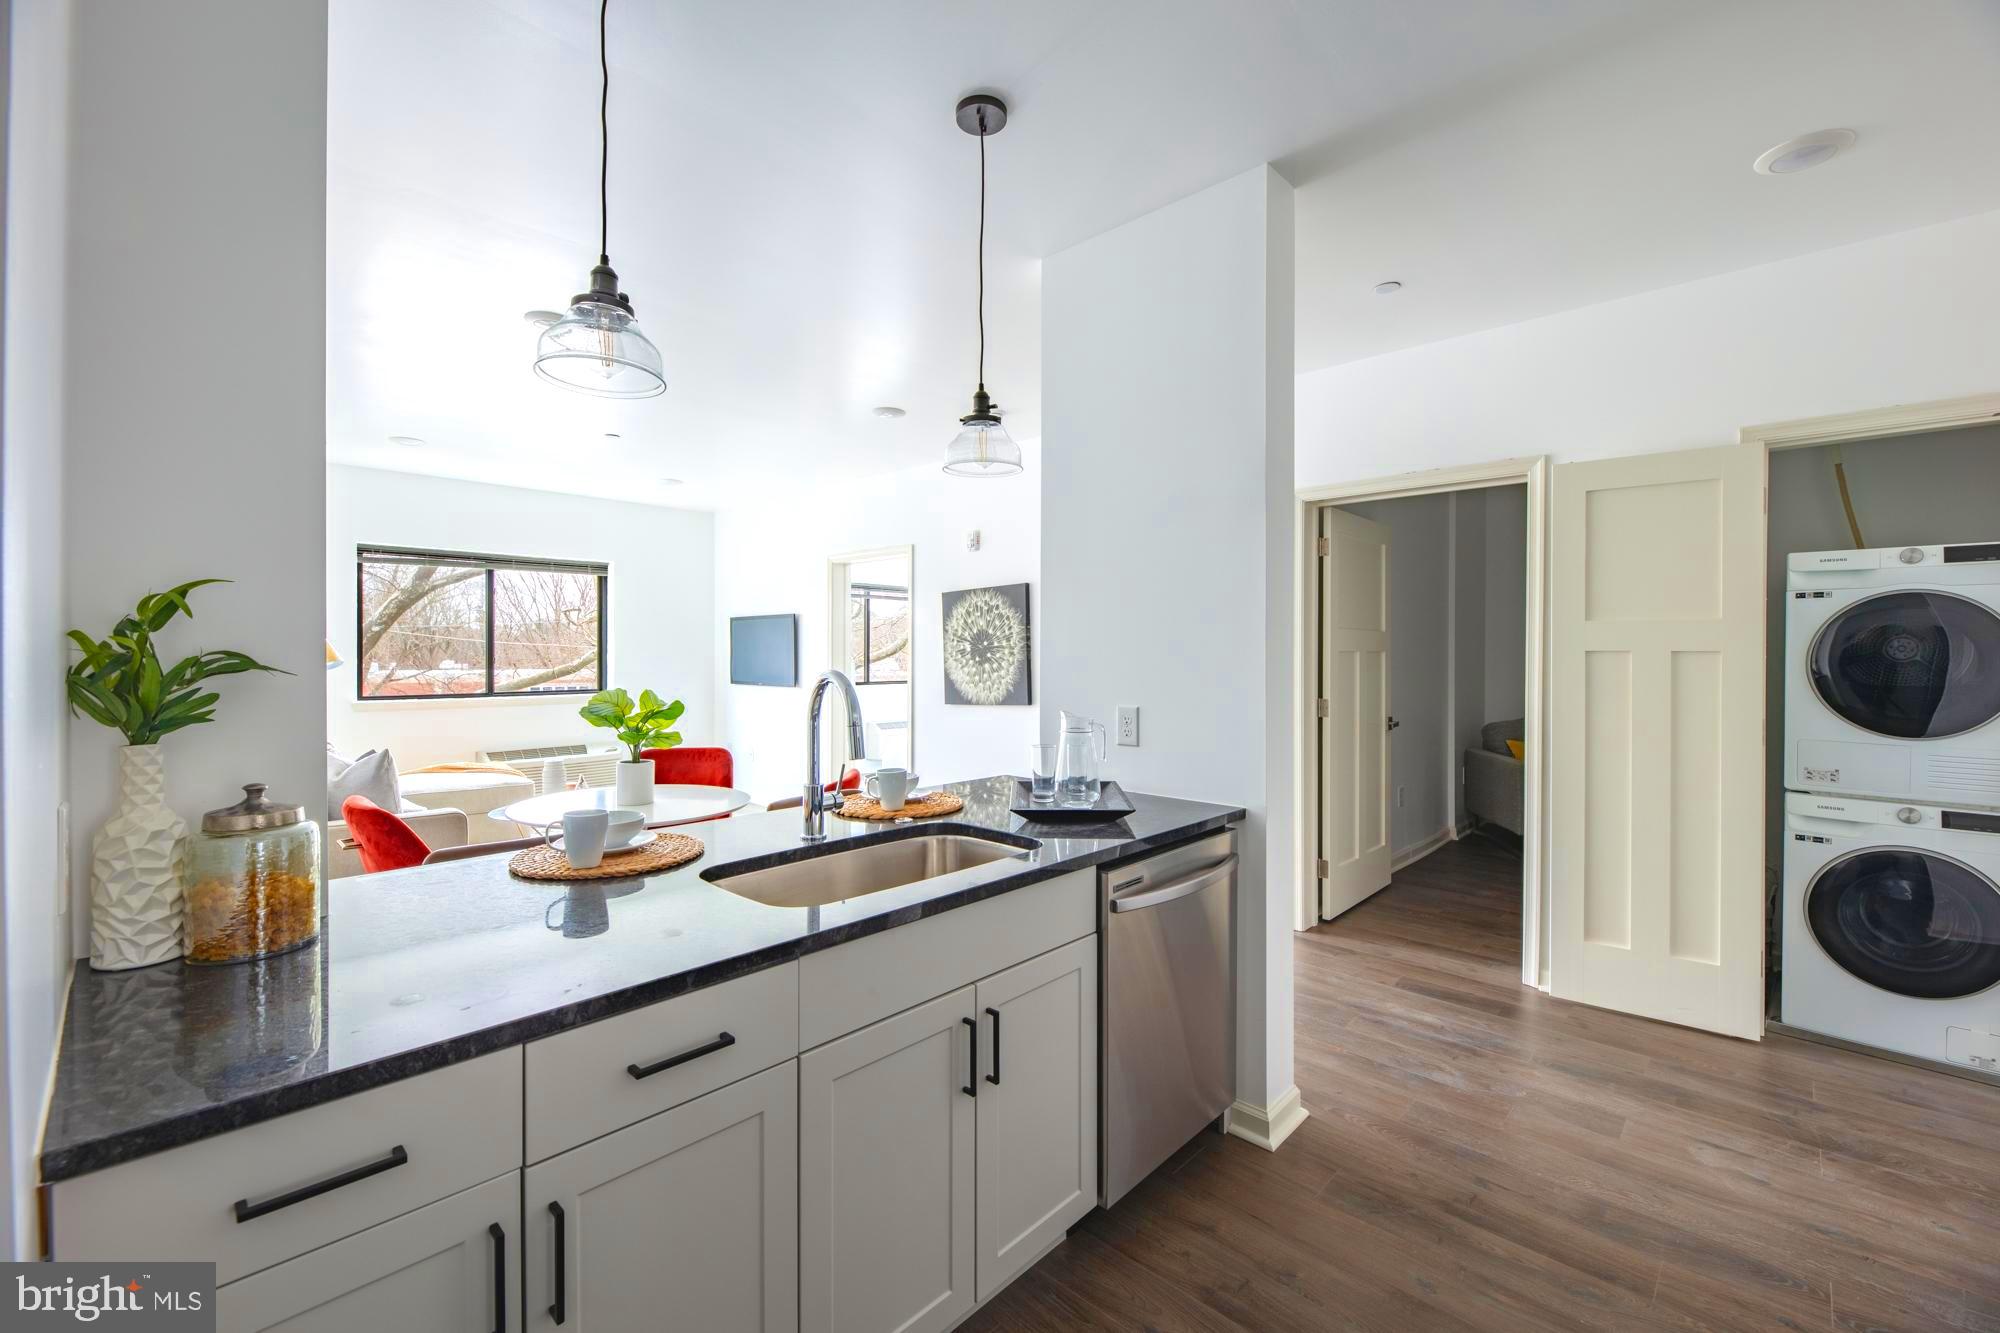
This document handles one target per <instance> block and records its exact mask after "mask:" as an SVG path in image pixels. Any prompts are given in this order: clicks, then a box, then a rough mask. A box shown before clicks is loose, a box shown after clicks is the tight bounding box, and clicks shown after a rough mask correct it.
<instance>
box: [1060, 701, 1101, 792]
mask: <svg viewBox="0 0 2000 1333" xmlns="http://www.w3.org/2000/svg"><path fill="white" fill-rule="evenodd" d="M1107 741H1108V736H1107V734H1106V732H1105V729H1104V724H1103V723H1102V722H1093V721H1091V720H1090V719H1089V718H1087V717H1083V716H1080V715H1078V714H1076V713H1072V712H1069V711H1068V710H1064V711H1063V714H1062V733H1061V734H1060V735H1059V736H1058V737H1057V738H1056V801H1057V803H1058V804H1061V805H1096V804H1097V793H1098V790H1099V788H1100V787H1101V786H1102V785H1103V769H1102V768H1101V767H1100V766H1101V765H1102V764H1103V762H1104V757H1105V745H1106V744H1107Z"/></svg>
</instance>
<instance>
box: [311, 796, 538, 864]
mask: <svg viewBox="0 0 2000 1333" xmlns="http://www.w3.org/2000/svg"><path fill="white" fill-rule="evenodd" d="M397 781H398V785H399V787H400V788H401V791H402V796H403V809H402V816H403V819H404V821H405V822H406V823H408V824H409V826H410V827H411V829H413V830H414V831H415V832H416V835H417V836H418V837H420V838H422V839H423V840H424V842H425V843H426V844H427V845H428V846H429V847H430V849H431V850H432V851H434V852H436V851H442V850H444V849H445V848H446V847H463V846H464V845H465V844H466V843H469V842H501V841H504V840H505V839H508V838H517V837H520V836H521V831H520V830H519V829H517V828H516V827H515V826H514V825H512V824H508V823H504V822H502V821H501V820H498V819H495V818H493V817H492V815H491V813H490V812H491V811H494V810H497V809H499V808H500V807H501V806H504V805H511V804H513V803H514V802H515V801H524V800H526V799H527V798H528V797H530V796H533V795H534V794H535V784H534V783H533V782H532V781H530V780H529V779H528V778H525V777H522V776H520V775H519V774H510V773H484V772H474V773H404V774H402V775H400V777H399V778H398V780H397ZM326 844H327V852H326V877H327V878H328V879H344V878H346V877H347V876H349V875H359V874H361V873H362V870H361V853H360V851H359V850H357V849H356V848H355V846H354V841H353V839H352V838H351V837H349V836H348V832H347V824H346V821H344V820H340V819H334V820H330V821H328V823H327V826H326Z"/></svg>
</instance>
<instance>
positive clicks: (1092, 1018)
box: [974, 936, 1097, 1301]
mask: <svg viewBox="0 0 2000 1333" xmlns="http://www.w3.org/2000/svg"><path fill="white" fill-rule="evenodd" d="M977 992H978V999H977V1004H978V1008H979V1021H980V1023H981V1024H982V1025H983V1026H984V1028H985V1037H984V1039H983V1040H982V1041H981V1042H980V1052H979V1053H980V1056H981V1059H982V1061H983V1068H982V1070H981V1075H980V1085H979V1107H978V1113H977V1117H976V1118H977V1122H978V1134H977V1136H976V1137H977V1143H978V1147H977V1153H978V1170H977V1173H976V1176H975V1180H976V1186H975V1191H974V1193H975V1198H976V1200H977V1208H978V1219H977V1223H976V1234H977V1236H978V1243H979V1259H978V1288H979V1299H980V1300H982V1301H983V1300H985V1299H987V1298H988V1297H989V1296H991V1295H992V1294H993V1293H994V1292H996V1291H998V1290H999V1289H1000V1288H1001V1287H1002V1286H1004V1285H1005V1284H1006V1283H1007V1281H1008V1279H1010V1278H1012V1277H1013V1276H1014V1275H1015V1274H1016V1273H1018V1272H1020V1271H1021V1270H1022V1269H1023V1268H1025V1267H1027V1266H1028V1265H1029V1264H1030V1263H1032V1262H1033V1261H1034V1259H1035V1258H1036V1256H1038V1255H1039V1254H1041V1252H1042V1251H1043V1250H1045V1249H1047V1248H1048V1247H1049V1246H1050V1245H1053V1244H1054V1243H1055V1242H1056V1241H1058V1240H1060V1239H1061V1238H1062V1236H1063V1233H1064V1232H1066V1231H1068V1230H1069V1228H1070V1225H1071V1224H1072V1223H1074V1222H1075V1221H1076V1220H1077V1219H1078V1218H1080V1217H1082V1216H1083V1215H1084V1214H1085V1213H1087V1212H1089V1211H1090V1210H1091V1208H1092V1207H1093V1206H1094V1205H1095V1203H1096V1201H1097V938H1096V937H1095V936H1091V937H1089V938H1086V939H1081V940H1077V941H1076V942H1075V943H1073V944H1065V945H1064V946H1063V947H1062V948H1060V949H1057V950H1055V951H1054V952H1052V953H1045V954H1043V955H1042V956H1041V957H1040V958H1031V959H1029V960H1028V961H1027V962H1025V963H1022V964H1020V965H1018V966H1016V967H1010V968H1008V969H1007V970H1006V971H1005V972H1002V973H1000V974H999V975H998V976H992V977H988V978H987V979H986V980H984V981H982V982H980V983H979V986H978V988H977Z"/></svg>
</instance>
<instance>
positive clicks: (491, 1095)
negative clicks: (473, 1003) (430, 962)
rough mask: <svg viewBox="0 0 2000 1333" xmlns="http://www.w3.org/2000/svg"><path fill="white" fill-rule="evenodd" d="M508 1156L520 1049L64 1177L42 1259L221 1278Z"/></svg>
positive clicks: (425, 1196) (517, 1114)
mask: <svg viewBox="0 0 2000 1333" xmlns="http://www.w3.org/2000/svg"><path fill="white" fill-rule="evenodd" d="M520 1150H521V1053H520V1051H519V1050H517V1049H516V1050H505V1051H496V1052H495V1053H494V1054H492V1055H484V1056H481V1057H480V1058H478V1059H477V1060H468V1061H466V1062H465V1063H464V1064H458V1065H452V1066H450V1067H449V1068H446V1069H439V1070H436V1071H434V1072H432V1073H429V1074H419V1075H418V1076H417V1077H415V1078H409V1079H404V1080H403V1081H402V1082H400V1083H391V1084H389V1085H388V1086H386V1087H381V1088H376V1089H374V1090H373V1091H370V1092H363V1093H357V1094H356V1095H354V1096H352V1097H343V1098H341V1099H340V1100H339V1101H334V1102H328V1103H326V1104H325V1105H323V1106H315V1107H313V1108H311V1109H310V1110H305V1111H297V1112H294V1113H293V1114H291V1115H286V1116H279V1117H278V1118H277V1119H275V1120H266V1121H264V1122H263V1123H261V1124H256V1125H251V1126H249V1127H248V1128H246V1129H239V1130H234V1131H232V1132H230V1133H228V1134H223V1135H219V1136H217V1137H215V1138H212V1139H203V1140H202V1141H201V1142H199V1143H190V1144H188V1145H187V1146H186V1147H182V1148H174V1149H171V1150H170V1151H167V1152H163V1153H158V1154H155V1155H154V1156H151V1157H142V1158H140V1159H138V1160H137V1161H134V1162H127V1163H125V1164H123V1165H121V1166H114V1167H111V1168H109V1169H107V1170H104V1171H96V1172H93V1173H91V1174H90V1175H87V1176H79V1177H77V1178H76V1179H75V1180H65V1181H63V1182H61V1183H60V1184H58V1185H56V1186H55V1190H54V1200H53V1203H52V1214H53V1216H52V1220H53V1224H54V1238H55V1245H54V1249H55V1254H54V1257H55V1258H57V1259H105V1260H111V1259H130V1258H131V1257H132V1256H133V1255H143V1256H145V1257H146V1258H148V1259H155V1260H162V1259H190V1260H209V1259H212V1260H214V1261H215V1267H216V1272H215V1280H216V1282H217V1283H218V1284H220V1283H225V1282H233V1281H235V1280H236V1279H237V1278H240V1277H242V1276H244V1275H245V1274H248V1273H254V1272H257V1271H258V1270H259V1269H262V1268H268V1267H270V1266H271V1265H272V1264H275V1263H279V1262H282V1261H283V1260H286V1259H290V1258H292V1257H294V1256H295V1255H300V1254H304V1253H305V1252H306V1251H307V1250H310V1249H314V1248H316V1247H318V1246H321V1245H325V1244H327V1243H328V1242H330V1241H335V1240H339V1239H340V1238H341V1237H343V1236H351V1235H353V1234H354V1233H355V1232H357V1231H360V1230H362V1229H363V1228H366V1227H371V1226H374V1225H375V1224H376V1223H377V1222H385V1221H387V1220H388V1219H390V1218H392V1217H397V1216H400V1215H401V1214H403V1213H407V1212H409V1211H411V1210H412V1209H414V1208H419V1207H422V1206H423V1205H425V1204H428V1203H431V1202H433V1201H435V1200H438V1199H442V1198H444V1197H445V1196H446V1195H448V1194H455V1193H457V1192H458V1191H460V1190H463V1189H467V1188H469V1187H471V1186H473V1185H477V1184H480V1183H481V1182H483V1181H487V1180H491V1179H493V1178H494V1177H495V1176H499V1175H504V1174H505V1173H507V1172H509V1171H513V1170H515V1169H516V1168H518V1166H519V1165H520ZM371 1168H375V1169H372V1170H371ZM343 1178H345V1180H344V1183H343ZM287 1196H296V1197H295V1198H294V1199H293V1200H292V1201H287ZM239 1201H241V1203H242V1205H243V1206H242V1207H239V1206H238V1202H239ZM273 1205H277V1206H275V1207H274V1206H273ZM239 1217H240V1218H242V1220H238V1219H239Z"/></svg>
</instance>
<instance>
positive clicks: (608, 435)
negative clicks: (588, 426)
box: [604, 430, 625, 440]
mask: <svg viewBox="0 0 2000 1333" xmlns="http://www.w3.org/2000/svg"><path fill="white" fill-rule="evenodd" d="M604 438H605V439H607V440H622V439H624V438H625V437H624V436H623V435H620V434H619V433H618V432H617V431H615V430H607V431H605V432H604Z"/></svg>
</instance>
